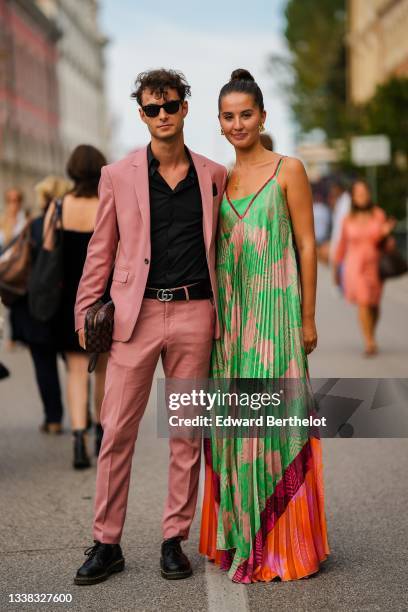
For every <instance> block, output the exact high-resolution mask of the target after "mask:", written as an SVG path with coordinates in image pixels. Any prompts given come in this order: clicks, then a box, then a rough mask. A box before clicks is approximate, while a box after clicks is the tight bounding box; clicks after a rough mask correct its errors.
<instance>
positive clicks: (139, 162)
mask: <svg viewBox="0 0 408 612" xmlns="http://www.w3.org/2000/svg"><path fill="white" fill-rule="evenodd" d="M132 165H133V166H134V167H135V191H136V197H137V202H138V204H139V208H140V214H141V216H142V221H143V225H144V226H145V229H146V231H147V232H148V233H150V201H149V200H150V196H149V174H148V166H147V147H143V148H142V149H139V151H136V153H135V155H134V157H133V161H132Z"/></svg>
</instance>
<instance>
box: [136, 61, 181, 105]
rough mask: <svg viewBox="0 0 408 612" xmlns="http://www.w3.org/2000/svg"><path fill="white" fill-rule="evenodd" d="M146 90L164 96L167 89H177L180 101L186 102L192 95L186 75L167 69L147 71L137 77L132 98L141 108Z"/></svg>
mask: <svg viewBox="0 0 408 612" xmlns="http://www.w3.org/2000/svg"><path fill="white" fill-rule="evenodd" d="M145 89H149V90H150V91H152V92H153V93H160V94H162V95H163V94H164V93H165V92H166V91H167V89H176V90H177V93H178V95H179V96H180V100H185V99H186V97H187V96H190V95H191V87H190V85H189V84H188V83H187V81H186V77H185V76H184V74H183V73H182V72H180V71H178V70H167V69H166V68H158V69H157V70H147V71H146V72H141V73H140V74H138V75H137V77H136V81H135V89H134V91H133V92H132V94H131V96H130V97H131V98H135V99H136V100H137V103H138V104H139V106H142V93H143V92H144V91H145Z"/></svg>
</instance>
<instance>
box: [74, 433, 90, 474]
mask: <svg viewBox="0 0 408 612" xmlns="http://www.w3.org/2000/svg"><path fill="white" fill-rule="evenodd" d="M72 433H73V435H74V468H75V469H76V470H83V469H84V468H89V467H91V462H90V461H89V457H88V453H87V451H86V445H85V430H84V429H77V430H75V431H73V432H72Z"/></svg>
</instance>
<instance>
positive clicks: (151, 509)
mask: <svg viewBox="0 0 408 612" xmlns="http://www.w3.org/2000/svg"><path fill="white" fill-rule="evenodd" d="M407 309H408V279H402V280H398V281H393V282H392V283H390V285H389V286H387V288H386V296H385V300H384V306H383V316H382V320H381V322H380V328H379V345H380V349H381V352H380V354H379V355H378V357H377V358H374V359H365V358H364V357H362V355H361V352H362V351H361V339H360V336H359V332H358V328H357V323H356V313H355V311H354V309H353V308H351V307H349V306H346V305H345V304H344V302H343V301H342V300H340V299H339V298H338V297H337V296H336V295H335V293H334V292H333V291H332V288H331V287H330V284H329V280H328V273H327V270H325V269H322V270H321V271H320V278H319V311H318V328H319V348H318V351H316V353H315V355H313V357H312V358H311V361H310V363H311V373H312V376H322V377H324V376H328V377H339V376H343V377H346V376H349V377H401V378H402V377H407V374H408V365H407V364H408V360H407V356H408V326H407V324H406V322H407ZM0 359H1V360H2V361H3V362H4V363H6V364H7V365H8V367H9V368H10V369H11V371H12V377H11V378H9V379H8V380H6V381H2V382H0V425H1V430H0V431H1V434H0V435H1V437H0V490H1V495H0V516H1V526H2V528H1V530H0V552H1V564H0V568H1V569H0V610H2V611H8V610H52V611H53V610H60V609H63V608H64V607H67V608H70V609H74V610H78V611H81V610H88V611H98V612H101V611H103V612H105V610H106V611H114V612H122V611H133V610H134V611H137V612H142V611H146V612H153V611H158V610H162V609H166V610H168V611H169V612H173V611H174V612H175V611H177V610H183V611H193V610H194V611H195V610H207V609H208V610H210V612H215V611H216V612H221V611H224V610H226V611H228V610H234V612H240V611H241V610H242V611H243V610H250V611H251V612H261V611H262V612H263V611H266V610H268V611H271V610H280V611H281V610H288V611H291V612H297V611H299V612H300V611H305V610H306V611H312V610H329V611H332V610H333V611H342V612H343V611H347V612H349V611H353V610H359V611H367V612H368V611H370V612H371V611H373V610H378V611H380V610H381V611H384V610H390V611H397V610H401V611H402V610H407V609H408V580H407V541H408V525H407V518H406V508H407V507H408V487H407V471H408V452H407V451H408V441H407V440H405V439H395V440H392V439H382V440H375V439H365V440H361V439H349V440H339V439H335V440H324V441H323V444H324V461H325V486H326V501H327V518H328V533H329V542H330V547H331V556H330V558H329V559H328V560H327V561H326V563H325V564H324V566H323V568H322V571H321V572H320V573H319V574H318V575H316V576H315V577H313V578H311V579H309V580H301V581H298V582H292V583H280V582H273V583H270V584H254V585H250V586H248V587H245V586H242V585H235V584H232V583H230V582H229V581H228V579H227V578H226V577H225V576H224V575H223V574H221V573H220V572H218V571H217V570H216V571H214V568H213V567H212V565H211V564H209V563H206V562H205V561H204V559H203V558H201V557H200V555H199V554H198V553H197V540H198V520H196V522H195V525H194V526H193V530H192V537H191V539H190V540H189V542H188V543H187V545H186V547H185V549H186V552H187V553H188V554H189V556H190V559H191V561H192V564H193V568H194V576H193V577H192V578H190V579H188V580H184V581H173V582H168V581H165V580H163V579H161V577H160V575H159V571H158V558H159V549H160V541H161V537H160V536H161V533H160V519H161V512H162V508H163V502H164V498H165V494H166V486H167V474H166V468H167V453H168V450H167V442H166V440H160V439H157V436H156V421H155V418H156V417H155V394H154V393H153V394H152V397H151V399H150V405H149V407H148V410H147V412H146V415H145V418H144V421H143V425H142V428H141V432H140V436H139V440H138V444H137V449H136V454H135V458H134V463H133V466H134V471H133V480H132V484H131V493H130V499H129V508H128V514H127V522H126V527H125V532H124V536H123V548H124V553H125V557H126V564H127V565H126V570H125V572H123V573H122V574H119V575H117V576H115V577H113V578H112V579H111V580H109V581H108V582H105V583H102V584H99V585H96V586H94V587H77V586H74V585H73V583H72V578H73V575H74V572H75V570H76V569H77V567H78V566H79V565H80V564H81V563H82V560H83V559H84V556H83V550H84V548H85V547H86V546H89V545H90V544H91V537H90V534H91V532H90V527H91V518H92V504H93V495H94V480H95V467H93V468H92V469H91V470H87V471H85V472H83V473H81V472H78V473H77V472H74V471H73V470H72V469H71V467H70V461H71V438H70V436H69V435H68V434H66V435H64V436H62V437H47V436H45V435H42V434H40V433H39V432H38V424H39V423H40V422H41V419H42V413H41V406H40V402H39V398H38V395H37V391H36V387H35V384H34V381H33V375H32V367H31V363H30V360H29V357H28V354H27V353H26V351H25V350H24V349H18V350H16V351H15V352H13V353H5V352H4V351H3V352H0ZM160 373H161V370H158V374H160ZM94 463H95V462H94ZM10 593H54V594H55V593H71V594H72V599H73V601H72V603H71V604H52V603H50V604H34V603H32V604H11V603H8V602H9V594H10Z"/></svg>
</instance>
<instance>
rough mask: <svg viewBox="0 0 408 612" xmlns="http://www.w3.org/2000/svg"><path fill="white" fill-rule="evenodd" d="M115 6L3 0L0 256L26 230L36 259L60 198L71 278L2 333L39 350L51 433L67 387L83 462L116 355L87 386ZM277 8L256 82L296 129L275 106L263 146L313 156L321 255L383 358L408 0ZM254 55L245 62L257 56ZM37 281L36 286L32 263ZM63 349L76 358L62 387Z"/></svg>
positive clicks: (407, 88) (399, 220)
mask: <svg viewBox="0 0 408 612" xmlns="http://www.w3.org/2000/svg"><path fill="white" fill-rule="evenodd" d="M104 4H106V5H109V1H108V0H107V2H106V3H103V2H98V1H97V0H85V1H79V0H58V1H57V0H24V1H22V0H0V193H1V196H2V201H1V202H0V281H1V265H2V264H1V262H2V261H3V263H4V262H5V261H7V258H8V257H9V254H10V252H12V249H13V248H14V247H13V245H15V244H17V242H18V240H19V238H21V236H23V235H24V236H27V235H28V236H29V244H30V266H31V269H33V268H34V265H35V262H36V258H37V256H38V253H39V251H40V250H41V248H42V244H43V236H44V231H45V230H44V219H47V215H48V218H50V217H51V213H50V206H51V208H52V213H54V212H55V201H56V200H61V199H62V200H63V213H62V227H61V225H60V226H59V229H60V230H62V231H63V234H64V240H63V251H64V267H63V270H64V291H65V293H64V295H63V298H62V299H61V305H60V308H59V310H58V312H57V313H56V314H55V316H54V317H53V318H51V319H49V320H48V321H46V322H44V321H42V322H40V321H38V320H36V319H35V317H33V315H32V313H31V312H30V308H29V300H28V295H27V292H24V291H23V292H22V293H21V292H20V294H18V295H17V294H16V295H15V296H14V298H13V299H12V300H10V301H9V303H8V308H7V311H4V312H5V314H3V317H4V318H5V319H6V320H8V321H9V324H8V325H5V326H4V327H5V328H8V332H7V331H6V335H7V338H6V339H5V346H6V348H7V349H8V350H13V349H14V348H15V347H16V343H21V344H23V345H25V346H26V347H27V348H28V349H29V351H30V355H31V358H32V362H33V366H34V368H33V372H34V373H35V376H36V381H37V384H38V390H39V395H40V397H41V400H42V403H43V408H44V421H43V422H42V423H41V424H40V429H41V431H42V432H44V433H48V434H58V433H60V432H61V431H62V426H61V423H62V418H63V399H62V398H63V397H66V402H67V407H68V409H69V414H70V421H71V427H72V430H73V431H74V460H73V465H74V467H76V468H84V467H89V465H90V463H91V461H90V457H89V455H90V451H89V449H88V448H87V444H86V433H85V432H86V431H87V429H88V430H89V427H90V426H91V423H92V421H93V422H94V427H95V454H97V453H98V451H99V446H100V440H101V436H102V431H101V428H100V424H99V416H98V415H99V408H100V403H101V398H102V393H103V384H104V368H105V365H106V364H105V362H104V361H101V362H100V364H99V366H98V368H97V371H96V373H95V381H94V383H93V385H94V392H93V393H91V383H90V379H89V376H88V373H87V360H86V355H85V354H83V353H81V351H80V348H79V345H78V343H77V340H76V338H75V334H74V330H73V313H72V310H73V304H74V300H75V293H76V287H77V284H78V282H79V278H80V274H81V270H82V266H83V263H84V260H85V256H86V247H87V244H88V242H89V239H90V236H91V235H92V230H93V224H94V221H95V214H96V209H97V205H98V199H97V184H98V179H99V175H100V169H101V167H102V165H104V164H105V163H106V159H107V160H108V161H113V160H114V159H115V158H117V157H118V149H117V147H116V146H115V139H116V136H117V135H116V134H115V125H116V123H115V121H116V117H115V113H114V112H113V111H112V109H111V108H110V105H109V96H108V94H107V90H108V89H109V79H108V77H107V73H106V69H107V57H108V56H109V53H110V47H111V46H112V45H114V44H115V41H109V40H108V39H107V37H106V36H105V35H104V34H103V31H102V29H103V28H102V27H101V19H100V11H101V10H102V9H103V8H104ZM125 4H126V3H125ZM276 7H277V8H276V10H279V16H280V19H281V21H280V23H281V24H282V25H281V29H280V32H279V37H280V41H281V43H280V46H279V48H276V49H275V50H271V52H270V54H269V56H268V55H266V56H265V57H264V68H265V74H266V75H267V76H266V77H265V76H264V73H263V75H262V80H261V79H260V80H259V81H260V83H261V85H262V84H263V86H264V87H265V84H271V86H272V85H273V86H274V87H275V88H276V89H278V90H279V92H280V103H281V104H283V105H284V106H285V107H286V109H287V110H288V113H289V116H290V131H291V134H292V136H291V139H292V141H293V142H292V144H291V145H290V146H287V144H286V143H287V142H291V139H288V140H287V141H285V142H284V143H283V144H282V143H281V142H280V139H279V133H280V132H279V130H278V125H276V132H277V133H275V126H274V115H273V112H271V113H270V118H269V120H268V124H267V126H268V129H269V130H270V132H271V134H269V135H264V136H265V140H264V146H266V147H267V148H270V149H273V148H276V150H278V151H279V152H280V153H283V154H289V155H295V156H297V157H299V158H300V159H302V161H303V162H304V164H305V167H306V169H307V172H308V175H309V178H310V181H311V185H312V193H313V208H314V217H315V231H316V242H317V252H318V259H319V262H320V264H321V266H325V267H328V269H330V277H331V278H332V283H333V291H336V292H339V295H341V296H343V297H344V298H345V299H344V302H342V303H343V304H345V302H346V301H349V302H351V303H352V304H354V305H355V306H356V309H357V311H358V320H359V325H360V329H361V338H362V340H361V345H362V348H363V350H364V355H365V356H367V357H374V356H375V355H376V354H377V352H378V346H377V341H376V327H377V323H378V320H379V317H380V303H381V298H382V287H383V282H384V280H385V279H386V278H388V277H391V276H393V275H396V274H397V273H398V274H401V273H403V272H404V269H405V268H404V264H403V263H401V260H404V259H406V257H407V223H408V220H407V209H408V203H407V202H408V200H407V198H408V191H407V177H408V121H407V114H406V109H407V108H408V37H407V36H406V32H407V26H408V0H372V1H370V2H367V1H366V0H348V1H346V0H330V1H320V2H315V1H312V0H288V1H283V0H282V1H280V2H278V3H276ZM122 8H123V6H122ZM312 13H313V19H311V18H310V15H311V14H312ZM247 54H248V51H247ZM146 57H147V58H148V57H149V56H148V55H147V56H146ZM249 60H250V58H249V57H248V62H247V64H246V66H245V67H248V68H251V62H250V61H249ZM164 62H165V63H166V62H167V56H164ZM131 64H132V62H131ZM149 67H152V66H150V65H149V61H148V60H146V58H145V59H144V60H143V62H142V61H141V60H140V58H139V59H138V61H137V62H134V64H133V65H131V72H132V74H133V77H135V76H136V74H137V72H139V71H141V70H142V69H146V68H149ZM171 67H173V68H177V69H183V66H182V65H172V66H171ZM234 67H236V66H235V64H234V65H231V66H230V69H231V68H234ZM227 76H228V74H227V73H226V74H225V78H224V80H226V79H227ZM196 77H197V75H196ZM189 78H190V75H189V74H187V79H189ZM220 78H221V77H220ZM217 79H218V76H217ZM217 79H216V81H217ZM220 84H222V81H221V83H220ZM217 88H218V82H215V85H214V92H215V91H216V90H217ZM129 92H130V83H129ZM127 102H128V101H126V103H127ZM124 103H125V101H124ZM191 104H192V105H193V104H194V88H193V98H192V103H191ZM213 106H214V109H215V108H216V96H215V93H214V105H213ZM116 113H118V109H116ZM119 114H120V110H119ZM213 114H215V115H216V113H213ZM137 121H138V118H137V113H136V109H134V122H135V123H136V122H137ZM191 121H192V123H191V125H190V130H191V129H196V133H197V134H199V133H200V130H202V124H203V121H205V117H201V118H200V119H199V121H200V123H199V124H198V123H197V125H196V128H194V125H195V124H194V117H193V118H192V120H191ZM282 142H283V141H282ZM140 144H141V143H140V142H137V141H135V142H134V145H133V147H127V149H126V151H125V150H123V151H122V149H123V147H122V149H121V153H122V152H123V153H126V152H130V150H131V148H137V146H139V145H140ZM198 147H199V144H198V146H197V148H198ZM207 149H208V146H207ZM217 151H218V149H216V147H215V148H214V151H213V152H212V153H211V151H209V150H204V151H202V152H203V153H206V154H208V155H209V156H213V157H216V158H217V161H220V162H223V163H225V164H226V165H228V164H229V163H230V161H231V160H230V159H228V158H227V157H226V156H225V155H224V154H222V155H224V158H220V157H222V155H221V156H220V155H217ZM393 254H394V255H395V257H396V256H397V255H398V257H399V263H398V265H399V268H398V271H396V270H393V269H391V271H390V269H389V270H388V272H385V273H382V272H381V262H382V260H385V259H386V257H387V256H390V257H391V259H392V256H393ZM398 257H396V258H397V259H398ZM1 258H3V259H1ZM394 259H395V258H394ZM391 264H392V262H391ZM392 265H394V267H395V265H396V264H395V261H394V264H392ZM392 265H391V268H392ZM397 267H398V266H397ZM26 281H27V286H28V283H29V276H28V277H27V279H26ZM380 348H381V347H380ZM356 350H360V349H359V344H358V342H356ZM58 356H60V357H62V359H63V360H64V365H65V368H66V377H64V380H65V381H66V394H64V393H62V391H61V387H60V382H59V374H58ZM2 359H3V361H4V360H5V359H6V353H3V357H2ZM8 374H9V372H8V369H7V364H5V365H0V376H1V377H7V375H8ZM12 374H13V373H12ZM16 384H18V381H17V380H16ZM0 393H1V391H0ZM91 397H92V398H93V402H94V410H91V407H90V404H91V401H90V398H91ZM91 413H92V415H91Z"/></svg>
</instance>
